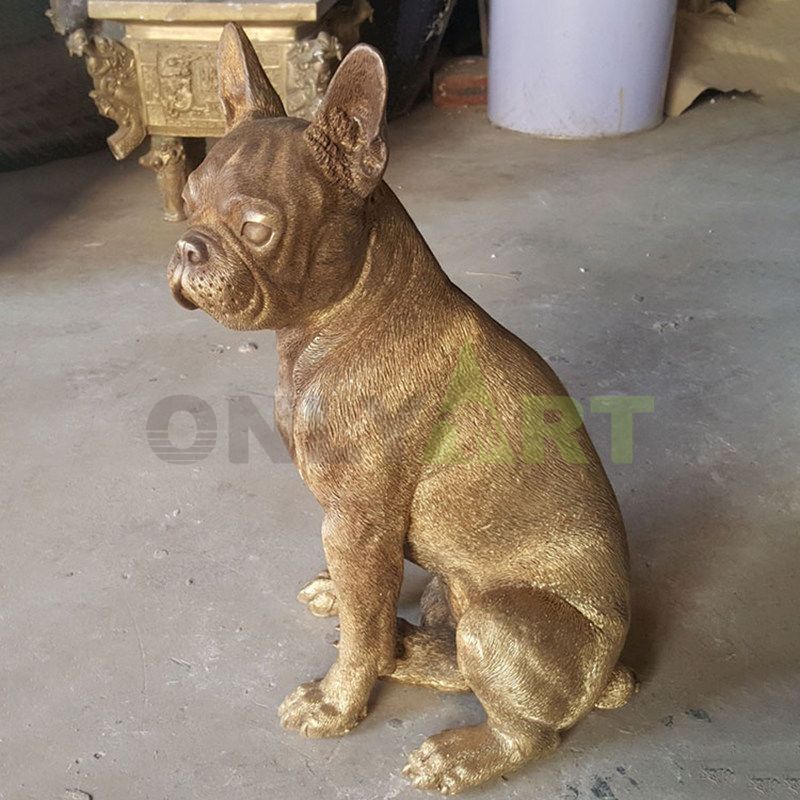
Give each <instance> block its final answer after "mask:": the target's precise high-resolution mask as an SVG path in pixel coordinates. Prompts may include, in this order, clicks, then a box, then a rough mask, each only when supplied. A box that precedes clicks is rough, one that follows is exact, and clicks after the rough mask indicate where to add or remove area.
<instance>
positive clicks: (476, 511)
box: [169, 25, 635, 794]
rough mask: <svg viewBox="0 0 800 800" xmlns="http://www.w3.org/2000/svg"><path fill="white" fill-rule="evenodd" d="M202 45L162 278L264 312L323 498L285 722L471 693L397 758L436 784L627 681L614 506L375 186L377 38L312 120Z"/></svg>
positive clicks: (187, 300)
mask: <svg viewBox="0 0 800 800" xmlns="http://www.w3.org/2000/svg"><path fill="white" fill-rule="evenodd" d="M218 60H219V73H220V80H219V86H220V89H221V92H222V101H223V106H224V108H225V109H226V123H227V127H228V133H227V134H226V136H225V137H224V138H223V139H221V140H220V141H219V142H218V143H217V144H216V145H215V146H214V148H213V149H212V150H211V152H210V153H209V155H208V157H207V158H206V160H205V161H204V163H203V164H202V165H201V166H200V167H199V168H198V169H197V170H196V171H195V172H194V173H193V174H192V175H191V176H190V177H189V180H188V182H187V185H186V189H185V198H186V205H187V212H188V214H189V220H190V225H191V227H190V228H189V230H188V231H187V232H186V233H185V234H184V236H183V237H182V239H181V240H180V241H179V243H178V246H177V248H176V252H175V254H174V256H173V258H172V261H171V263H170V266H169V284H170V288H171V290H172V292H173V293H174V295H175V297H176V299H177V300H178V301H179V302H180V303H181V304H183V305H185V306H187V307H189V308H196V307H199V308H200V309H202V310H203V311H205V312H206V313H208V314H210V315H211V316H212V317H213V318H214V319H216V320H217V321H218V322H220V323H222V324H223V325H226V326H228V327H230V328H233V329H237V330H250V329H261V328H273V329H276V330H277V343H278V351H279V357H280V366H279V375H278V388H277V392H276V398H275V417H276V424H277V427H278V429H279V430H280V432H281V434H282V436H283V439H284V441H285V443H286V445H287V447H288V449H289V452H290V453H291V455H292V458H293V460H294V462H295V464H296V466H297V468H298V470H299V471H300V474H301V476H302V477H303V479H304V480H305V482H306V484H307V485H308V487H309V489H310V490H311V491H312V493H313V494H314V496H315V497H316V498H317V500H318V501H319V503H320V504H321V505H322V507H323V509H324V522H323V526H322V539H323V545H324V551H325V557H326V561H327V569H326V570H325V571H324V572H322V573H320V574H319V575H318V576H317V577H315V578H314V579H313V580H312V581H311V582H310V583H309V584H308V585H307V586H306V587H304V588H303V590H302V591H301V593H300V596H299V598H298V599H299V600H300V601H301V602H303V603H305V604H306V605H307V606H308V608H309V610H310V611H311V612H312V613H314V614H316V615H318V616H330V615H334V614H338V616H339V622H340V630H341V640H340V642H339V645H338V655H337V658H336V660H335V662H334V664H333V665H332V666H331V668H330V670H329V671H328V673H327V675H326V676H325V677H324V678H322V679H321V680H317V681H311V682H308V683H304V684H302V685H301V686H300V687H299V688H297V689H296V690H295V691H294V692H292V693H290V694H289V696H288V697H287V698H286V699H285V701H284V702H283V704H282V705H281V707H280V710H279V713H280V718H281V722H282V724H283V725H284V726H285V727H286V728H289V729H292V730H296V731H299V732H301V733H303V734H305V735H307V736H314V737H316V736H338V735H341V734H343V733H346V732H348V731H349V730H351V729H352V728H353V727H354V726H355V725H357V724H358V723H359V721H360V720H361V719H363V717H364V716H365V714H366V713H367V711H368V707H369V699H370V693H371V691H372V688H373V687H374V685H375V682H376V681H377V680H378V679H379V678H380V677H387V678H391V679H393V680H398V681H402V682H407V683H412V684H417V685H421V686H432V687H435V688H438V689H441V690H443V691H472V692H473V693H474V694H475V696H476V697H477V698H478V699H479V700H480V702H481V704H482V705H483V707H484V709H485V711H486V720H485V721H484V722H482V723H480V724H478V725H474V726H470V727H465V728H456V729H452V730H446V731H443V732H441V733H438V734H436V735H434V736H432V737H431V738H429V739H427V740H426V741H425V742H424V743H423V744H422V745H421V746H420V747H419V748H418V749H417V750H415V751H414V752H412V753H411V754H410V755H409V757H408V763H407V765H406V767H405V769H404V774H405V775H406V776H407V777H408V779H409V780H410V781H411V783H412V784H413V785H414V786H417V787H419V788H424V789H430V790H436V791H439V792H442V793H443V794H454V793H456V792H460V791H462V790H464V789H467V788H469V787H472V786H476V785H478V784H480V783H483V782H484V781H487V780H490V779H492V778H495V777H497V776H500V775H503V774H505V773H508V772H509V771H511V770H513V769H515V768H516V767H518V766H520V765H522V764H524V763H525V762H527V761H530V760H533V759H536V758H540V757H542V756H544V755H546V754H547V753H549V752H551V751H552V750H553V749H554V748H555V747H557V745H558V743H559V740H560V734H561V732H562V731H564V730H565V729H567V728H570V727H571V726H572V725H574V724H575V723H576V722H577V721H578V720H580V719H581V718H582V717H584V716H585V715H586V714H587V713H588V712H589V711H590V710H591V709H592V708H617V707H619V706H620V705H622V704H624V703H625V702H626V701H627V700H628V699H629V697H630V696H631V694H632V693H633V691H634V690H635V679H634V677H633V674H632V673H631V672H630V670H629V669H627V668H626V667H624V666H622V665H621V664H619V663H618V658H619V654H620V651H621V649H622V645H623V643H624V641H625V637H626V634H627V630H628V624H629V602H628V554H627V545H626V539H625V531H624V526H623V522H622V519H621V516H620V511H619V507H618V505H617V501H616V498H615V496H614V492H613V490H612V488H611V486H610V484H609V482H608V479H607V477H606V474H605V472H604V470H603V467H602V465H601V463H600V461H599V458H598V456H597V453H596V452H595V450H594V448H593V446H592V443H591V441H590V440H589V437H588V434H587V432H586V429H585V428H584V427H583V425H582V423H581V420H580V417H579V416H578V415H577V414H576V413H575V410H574V407H573V406H572V404H571V402H570V401H569V400H568V398H567V397H566V391H565V389H564V387H563V386H562V384H561V383H560V381H559V380H558V378H557V377H556V375H555V374H554V373H553V371H552V370H551V368H550V367H549V366H548V365H547V364H546V363H545V362H544V361H543V360H542V359H541V358H540V357H539V355H538V354H537V353H535V352H534V351H533V350H532V349H531V348H530V347H528V346H527V345H526V344H525V343H524V342H522V341H520V340H519V339H518V338H517V337H516V336H514V335H513V334H512V333H510V332H509V331H507V330H506V329H505V328H503V327H502V326H501V325H499V324H498V323H497V322H496V321H495V320H493V319H492V318H491V317H490V316H489V315H488V314H487V313H486V312H485V311H483V310H482V309H481V308H480V307H479V306H478V305H477V304H476V303H475V302H474V301H472V300H471V299H470V298H469V297H467V296H466V295H465V294H464V293H463V292H462V291H461V290H459V289H458V288H457V287H456V286H454V285H453V284H452V283H451V282H450V281H449V280H448V278H447V277H446V276H445V274H444V272H443V271H442V269H441V267H440V266H439V264H438V263H437V261H436V259H435V257H434V256H433V254H432V253H431V251H430V250H429V248H428V246H427V245H426V243H425V241H424V240H423V239H422V236H421V235H420V233H419V231H418V230H417V228H416V227H415V226H414V223H413V222H412V221H411V219H410V218H409V216H408V214H407V213H406V211H405V210H404V208H403V207H402V205H401V204H400V202H399V201H398V199H397V198H396V197H395V195H394V194H393V193H392V192H391V190H390V189H389V188H388V186H386V184H385V183H383V181H382V176H383V172H384V170H385V167H386V161H387V157H388V149H387V143H386V126H385V121H384V119H385V117H384V115H385V104H386V85H387V81H386V73H385V69H384V65H383V62H382V60H381V58H380V56H379V55H378V53H377V52H376V51H374V50H372V49H371V48H369V47H365V46H362V45H359V46H356V47H355V48H354V49H353V50H351V51H350V53H349V54H348V56H347V57H346V58H345V60H344V61H343V62H342V65H341V66H340V68H339V69H338V71H337V72H336V73H335V75H334V77H333V79H332V81H331V83H330V86H329V87H328V90H327V93H326V95H325V97H324V99H323V101H322V103H321V105H320V107H319V109H318V111H317V113H316V114H315V116H314V118H313V119H312V120H311V122H310V123H306V122H305V121H303V120H298V119H292V118H289V117H285V116H283V115H282V112H281V111H280V109H279V108H277V106H276V105H275V104H274V103H273V102H272V100H271V97H272V94H274V93H273V92H271V90H269V89H267V88H266V84H265V82H266V81H267V78H266V77H265V76H264V74H263V72H262V71H261V68H260V66H259V65H258V60H257V59H256V58H255V55H254V53H253V50H252V47H251V45H250V43H249V41H248V40H247V38H246V36H245V35H244V33H243V31H242V30H241V28H239V27H237V26H235V25H229V26H226V28H225V30H224V32H223V35H222V38H221V41H220V46H219V57H218ZM268 109H271V110H268ZM253 215H256V216H253ZM253 219H257V220H258V224H260V225H263V226H266V227H267V228H268V229H269V235H266V234H265V233H264V232H263V231H260V232H259V235H257V236H252V235H250V234H251V232H250V231H249V230H248V229H247V227H246V226H247V225H249V224H252V220H253ZM404 559H408V560H410V561H412V562H413V563H416V564H418V565H420V566H421V567H423V568H424V569H426V570H428V571H429V572H430V573H431V574H432V576H433V577H432V580H431V582H430V585H429V586H428V588H427V589H426V591H425V593H424V595H423V597H422V600H421V606H422V620H421V624H420V625H419V626H414V625H411V624H410V623H408V622H406V621H404V620H398V619H397V616H396V613H397V599H398V594H399V591H400V585H401V581H402V576H403V564H404Z"/></svg>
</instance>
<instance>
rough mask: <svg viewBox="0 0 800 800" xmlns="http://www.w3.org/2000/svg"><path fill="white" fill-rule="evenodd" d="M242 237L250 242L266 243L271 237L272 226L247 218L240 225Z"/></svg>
mask: <svg viewBox="0 0 800 800" xmlns="http://www.w3.org/2000/svg"><path fill="white" fill-rule="evenodd" d="M242 237H243V238H245V239H247V241H248V242H250V244H266V243H267V242H268V241H269V240H270V239H271V238H272V228H270V227H269V225H265V224H264V223H263V222H255V221H253V220H248V221H247V222H245V223H244V225H242Z"/></svg>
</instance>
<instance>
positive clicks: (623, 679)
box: [594, 664, 639, 709]
mask: <svg viewBox="0 0 800 800" xmlns="http://www.w3.org/2000/svg"><path fill="white" fill-rule="evenodd" d="M638 691H639V681H638V680H637V679H636V675H634V673H633V670H631V669H629V668H628V667H626V666H625V665H624V664H617V666H616V667H614V671H613V672H612V673H611V677H610V678H609V680H608V683H607V684H606V688H605V689H603V693H602V694H601V695H600V697H598V698H597V701H596V702H595V704H594V707H595V708H603V709H610V708H621V707H622V706H624V705H625V703H627V702H628V700H630V699H631V697H633V695H634V694H636V692H638Z"/></svg>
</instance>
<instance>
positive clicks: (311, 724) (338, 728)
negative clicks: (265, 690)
mask: <svg viewBox="0 0 800 800" xmlns="http://www.w3.org/2000/svg"><path fill="white" fill-rule="evenodd" d="M278 714H279V715H280V719H281V725H283V727H284V728H289V729H291V730H296V731H300V733H302V734H304V735H305V736H310V737H312V738H321V737H323V736H341V735H342V734H345V733H348V732H349V731H350V730H352V729H353V728H354V727H355V726H356V725H358V723H359V722H361V720H362V719H364V717H365V716H366V714H367V706H366V703H365V704H363V705H360V706H355V707H354V708H344V709H343V708H342V703H341V701H340V700H337V698H336V697H333V696H331V695H329V693H327V692H326V691H325V690H324V689H323V688H322V684H321V682H320V681H312V682H311V683H304V684H302V685H300V686H298V687H297V688H296V689H295V690H294V691H293V692H291V693H290V694H289V695H287V697H286V699H285V700H284V701H283V703H281V707H280V709H278Z"/></svg>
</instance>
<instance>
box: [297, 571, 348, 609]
mask: <svg viewBox="0 0 800 800" xmlns="http://www.w3.org/2000/svg"><path fill="white" fill-rule="evenodd" d="M297 599H298V600H299V601H300V602H301V603H304V604H305V605H307V606H308V610H309V611H310V612H311V613H312V614H313V615H314V616H315V617H335V616H336V615H337V614H338V613H339V601H338V599H337V597H336V589H335V588H334V586H333V581H332V580H331V576H330V574H329V573H328V571H327V570H324V571H323V572H320V574H319V575H317V577H316V578H314V580H312V581H310V582H309V583H307V584H306V585H305V586H304V587H303V588H302V589H301V590H300V594H298V595H297Z"/></svg>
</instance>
